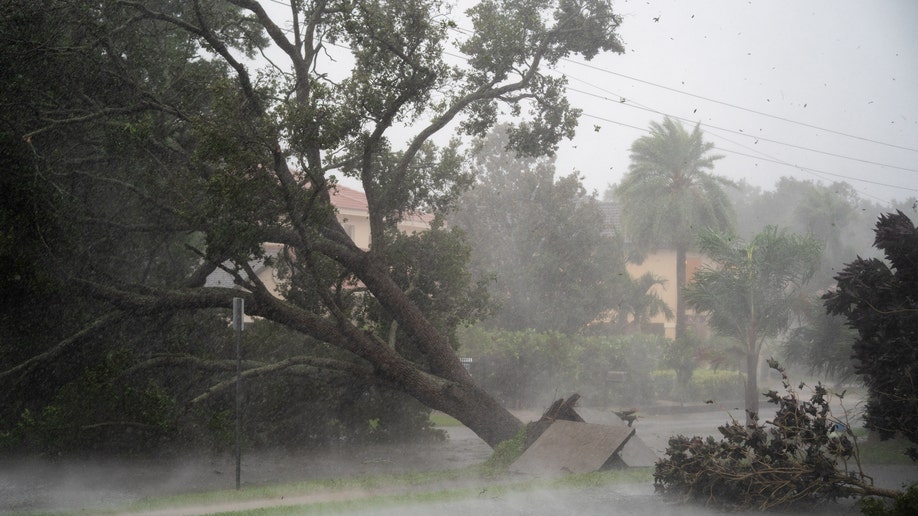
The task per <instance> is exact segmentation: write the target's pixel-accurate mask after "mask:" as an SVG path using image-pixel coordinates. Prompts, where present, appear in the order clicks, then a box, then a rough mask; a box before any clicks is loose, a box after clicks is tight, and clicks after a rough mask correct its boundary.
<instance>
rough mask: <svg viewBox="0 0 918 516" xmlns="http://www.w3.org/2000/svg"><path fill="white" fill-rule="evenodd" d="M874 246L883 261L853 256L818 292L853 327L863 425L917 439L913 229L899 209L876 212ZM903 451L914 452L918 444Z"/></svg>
mask: <svg viewBox="0 0 918 516" xmlns="http://www.w3.org/2000/svg"><path fill="white" fill-rule="evenodd" d="M874 246H875V247H876V248H877V249H880V250H882V251H883V252H884V253H885V255H886V262H883V261H882V260H879V259H876V258H871V259H863V258H858V259H856V260H855V261H853V262H851V263H849V264H848V265H847V266H846V267H845V269H844V270H842V272H841V273H840V274H839V275H838V276H836V277H835V279H836V281H838V286H837V288H836V289H835V290H833V291H831V292H829V293H827V294H826V295H825V296H824V299H825V303H826V308H827V309H828V311H829V313H830V314H839V315H844V316H845V317H846V318H847V319H848V325H849V326H851V327H852V328H854V329H856V330H857V332H858V337H857V338H856V339H855V342H854V358H855V359H856V360H857V361H858V363H857V364H856V365H855V371H856V372H857V373H858V374H859V375H861V377H862V378H863V379H864V382H865V383H866V385H867V388H868V389H869V399H868V402H867V409H866V414H865V422H866V425H867V427H868V428H871V429H874V430H876V431H878V432H879V434H880V437H881V438H884V439H885V438H890V437H893V436H895V435H896V434H901V435H903V436H904V437H905V438H907V439H908V440H909V441H911V442H912V443H918V301H916V292H918V229H916V228H915V226H914V224H912V221H911V220H910V219H909V218H908V217H907V216H906V215H905V214H904V213H902V212H901V211H897V212H896V213H889V214H886V215H883V216H881V217H880V220H879V221H878V222H877V226H876V239H875V241H874ZM909 454H910V455H911V456H912V458H913V459H916V458H918V450H915V449H914V448H912V449H911V450H909Z"/></svg>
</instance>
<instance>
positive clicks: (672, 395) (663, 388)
mask: <svg viewBox="0 0 918 516" xmlns="http://www.w3.org/2000/svg"><path fill="white" fill-rule="evenodd" d="M651 378H652V380H653V390H654V394H655V396H656V398H657V399H661V400H672V401H680V402H686V403H702V402H705V401H708V400H714V401H738V400H742V399H743V392H744V389H745V381H746V376H745V375H744V374H743V373H740V372H737V371H713V370H710V369H696V370H695V371H694V372H693V374H692V377H691V379H690V380H689V383H688V385H687V386H685V387H682V386H680V385H678V384H677V382H676V371H675V370H674V369H662V370H659V371H653V372H652V373H651Z"/></svg>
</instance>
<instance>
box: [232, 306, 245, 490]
mask: <svg viewBox="0 0 918 516" xmlns="http://www.w3.org/2000/svg"><path fill="white" fill-rule="evenodd" d="M244 318H245V300H244V299H242V298H241V297H234V298H233V328H234V329H235V330H236V490H237V491H238V490H239V489H240V486H241V479H242V328H243V327H244V326H245V322H244V320H243V319H244Z"/></svg>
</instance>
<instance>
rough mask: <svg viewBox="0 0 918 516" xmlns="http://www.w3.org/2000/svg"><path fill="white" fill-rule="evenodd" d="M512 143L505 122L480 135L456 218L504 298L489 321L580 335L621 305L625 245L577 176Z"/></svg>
mask: <svg viewBox="0 0 918 516" xmlns="http://www.w3.org/2000/svg"><path fill="white" fill-rule="evenodd" d="M508 144H509V139H508V137H507V136H506V133H504V127H503V126H498V128H496V129H495V131H494V132H492V133H491V134H489V135H488V136H487V137H486V138H485V139H483V140H482V141H481V142H479V144H478V146H477V150H476V152H475V153H474V154H473V155H472V158H473V159H472V160H471V162H472V167H473V169H474V170H475V172H476V177H477V178H478V181H477V183H476V185H475V187H474V188H473V189H472V190H470V191H469V192H467V193H466V194H465V195H463V196H462V197H461V199H460V200H459V203H458V206H457V210H456V212H455V213H454V214H452V215H450V225H451V226H455V227H458V228H461V229H462V230H463V231H464V232H465V233H466V234H467V235H468V238H469V243H470V244H471V245H472V247H473V253H472V257H473V259H472V267H473V269H474V270H475V271H476V272H477V274H478V275H479V276H480V277H481V278H486V279H487V278H490V281H491V292H492V298H493V299H494V300H495V301H496V303H497V304H498V305H499V306H498V308H497V309H496V313H495V315H494V317H492V318H489V319H487V320H486V321H485V323H486V324H488V325H489V326H491V327H495V328H499V329H504V330H511V331H516V330H526V329H534V330H536V331H559V332H562V333H568V334H574V333H580V332H582V331H584V329H585V328H586V327H587V325H589V324H590V323H592V322H594V321H596V320H597V319H599V318H601V317H602V316H603V315H604V314H606V313H607V312H610V311H611V310H613V309H614V308H616V296H617V295H618V294H620V292H621V290H622V287H623V285H624V284H625V278H627V272H626V271H625V264H624V254H623V251H622V248H621V244H620V242H619V241H618V240H617V239H615V238H614V237H613V236H611V235H607V234H604V233H603V225H602V224H601V223H600V222H601V221H602V220H603V219H602V217H603V215H602V212H601V211H600V210H599V207H598V205H597V203H596V201H595V199H593V198H591V197H587V196H586V192H585V191H584V189H583V186H582V184H581V182H580V179H579V178H578V177H577V175H576V174H571V175H569V176H567V177H562V178H560V179H557V180H556V179H555V167H554V164H553V162H552V161H551V160H550V159H547V158H541V159H535V158H525V157H520V156H517V155H516V153H515V152H513V151H508V150H507V145H508ZM645 290H646V289H645Z"/></svg>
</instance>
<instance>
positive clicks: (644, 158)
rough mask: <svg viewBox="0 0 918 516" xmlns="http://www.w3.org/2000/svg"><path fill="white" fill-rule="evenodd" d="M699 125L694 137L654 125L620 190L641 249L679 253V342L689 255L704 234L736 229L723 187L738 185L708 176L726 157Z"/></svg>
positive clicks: (628, 227) (635, 151) (634, 150)
mask: <svg viewBox="0 0 918 516" xmlns="http://www.w3.org/2000/svg"><path fill="white" fill-rule="evenodd" d="M699 126H700V124H698V125H695V128H694V130H692V132H691V133H689V132H688V131H686V130H685V128H683V127H682V124H680V123H678V122H675V121H673V120H672V119H670V118H669V117H666V118H664V119H663V123H662V124H659V123H656V122H651V124H650V134H649V135H647V136H642V137H640V138H638V139H637V140H636V141H635V142H634V143H633V144H632V145H631V166H630V167H629V172H628V173H627V174H626V175H625V177H624V178H623V179H622V182H621V183H620V184H619V185H618V187H617V188H616V190H615V194H616V196H617V197H618V198H619V200H620V202H621V204H622V222H623V224H624V229H625V233H626V234H627V235H629V236H630V239H631V241H632V242H633V244H634V245H635V246H636V249H637V250H638V251H639V252H641V253H644V252H649V251H653V250H656V249H660V248H670V249H674V250H675V251H676V307H675V308H676V339H677V340H679V339H681V338H682V337H683V335H684V334H685V303H684V300H683V290H684V289H685V283H686V269H685V256H686V253H687V252H688V251H689V249H690V248H691V247H692V245H693V244H694V242H695V237H696V235H697V234H698V231H699V230H700V229H703V228H707V227H711V228H714V229H717V230H721V231H729V230H731V229H732V227H733V208H732V206H731V204H730V200H729V199H728V198H727V195H726V193H725V192H724V190H723V188H722V187H723V186H734V185H733V182H731V181H729V180H728V179H726V178H722V177H718V176H715V175H712V174H710V173H708V172H707V171H708V170H710V169H713V168H714V161H716V160H718V159H720V158H722V157H723V156H718V155H712V154H709V151H710V150H711V149H713V148H714V144H712V143H708V142H705V141H703V139H702V133H701V129H700V127H699Z"/></svg>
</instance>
